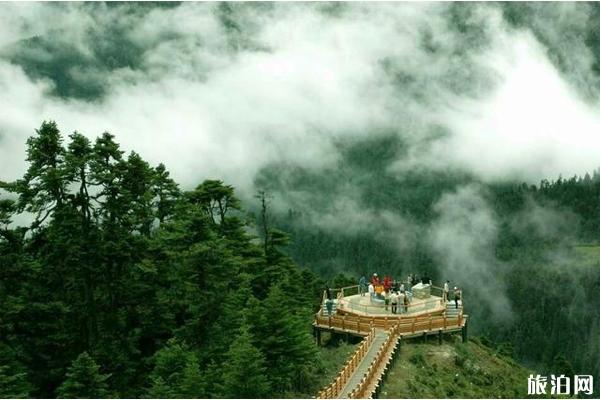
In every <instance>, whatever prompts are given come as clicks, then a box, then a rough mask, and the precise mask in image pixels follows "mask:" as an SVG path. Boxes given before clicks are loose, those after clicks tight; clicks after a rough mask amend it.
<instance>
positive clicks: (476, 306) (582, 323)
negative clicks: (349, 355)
mask: <svg viewBox="0 0 600 400" xmlns="http://www.w3.org/2000/svg"><path fill="white" fill-rule="evenodd" d="M339 151H340V153H341V154H342V157H341V158H340V160H339V161H338V163H337V164H336V165H335V166H333V167H332V168H331V169H329V170H327V171H325V172H322V171H319V172H315V171H313V170H312V169H310V168H298V167H291V166H287V165H285V164H276V165H273V166H271V167H268V168H265V169H264V170H263V171H262V173H261V174H260V176H259V177H258V178H257V179H256V185H257V186H258V187H262V188H266V189H267V190H269V191H270V193H272V195H273V197H274V198H275V199H279V204H280V205H279V209H278V210H279V213H278V214H277V216H276V217H274V218H273V219H274V220H276V221H277V223H278V226H279V227H281V228H282V229H283V230H285V231H287V232H290V233H291V236H292V238H293V242H292V244H291V246H290V247H289V254H290V255H291V257H292V258H293V259H294V260H295V261H296V262H297V263H299V264H300V265H301V266H306V267H309V268H311V269H312V270H314V271H316V272H317V273H319V274H320V275H322V276H324V277H328V278H334V277H335V276H336V275H337V274H340V273H342V274H346V275H348V276H349V277H351V279H352V280H354V281H355V282H356V280H357V279H358V278H359V277H360V276H361V275H367V276H368V274H371V273H373V272H379V273H380V274H387V273H390V274H392V275H394V276H403V277H405V276H406V275H407V274H409V273H418V274H422V273H425V272H428V273H429V274H430V275H431V276H432V277H433V279H434V282H443V281H445V280H446V279H449V280H451V283H452V285H459V286H461V287H462V288H463V289H464V296H465V302H466V307H467V312H468V313H469V315H471V320H470V326H471V327H470V331H471V332H472V333H473V334H476V335H484V336H485V337H486V338H487V339H489V340H491V341H493V342H494V343H495V345H496V346H502V347H503V348H504V349H505V351H506V352H507V354H512V355H514V356H515V357H516V359H517V360H519V361H521V362H524V363H526V365H527V366H529V367H531V368H532V369H534V370H536V371H538V372H540V373H542V372H546V373H552V371H553V369H556V365H562V364H563V363H564V362H565V361H566V362H567V363H569V364H570V365H571V366H572V368H573V369H574V370H575V373H579V374H595V375H596V376H598V375H600V356H599V354H600V352H599V350H600V349H599V347H598V346H600V319H599V318H598V312H597V310H598V309H600V297H598V296H597V293H599V292H600V254H599V252H598V247H595V246H594V245H595V244H597V243H598V242H600V175H599V174H598V173H597V172H593V173H592V174H591V175H590V174H584V176H582V177H572V178H569V179H564V178H561V177H559V178H557V179H556V180H543V181H542V182H540V184H538V185H532V184H525V183H521V182H515V181H505V182H497V183H485V182H481V180H479V179H477V178H476V177H474V176H472V175H470V174H468V173H465V172H463V171H460V170H444V171H437V172H436V171H432V170H419V169H413V170H407V171H398V170H396V169H394V165H395V163H397V162H398V160H402V159H403V158H404V157H406V146H405V145H404V143H403V142H402V140H401V139H398V137H397V136H395V135H389V136H383V137H380V138H373V139H369V140H363V141H359V142H355V143H341V144H339ZM331 199H334V200H333V201H332V200H331ZM335 199H343V201H337V200H335ZM581 245H585V246H581ZM338 281H340V282H342V281H343V280H341V279H339V278H338ZM346 282H347V281H346Z"/></svg>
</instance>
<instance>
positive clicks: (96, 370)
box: [56, 352, 110, 399]
mask: <svg viewBox="0 0 600 400" xmlns="http://www.w3.org/2000/svg"><path fill="white" fill-rule="evenodd" d="M109 377H110V375H109V374H101V373H100V367H99V366H98V364H96V362H95V361H94V359H93V358H92V357H90V355H89V354H88V353H87V352H83V353H81V354H80V355H79V357H77V359H76V360H75V361H73V364H72V365H71V367H70V368H69V369H68V371H67V375H66V379H65V381H64V382H63V383H62V384H61V385H60V386H59V387H58V389H57V390H56V394H57V396H58V397H62V398H68V399H88V398H105V397H108V394H109V391H108V384H107V382H106V380H107V379H108V378H109Z"/></svg>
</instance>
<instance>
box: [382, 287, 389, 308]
mask: <svg viewBox="0 0 600 400" xmlns="http://www.w3.org/2000/svg"><path fill="white" fill-rule="evenodd" d="M383 298H384V301H385V311H387V310H388V306H389V304H390V291H389V290H387V289H384V290H383Z"/></svg>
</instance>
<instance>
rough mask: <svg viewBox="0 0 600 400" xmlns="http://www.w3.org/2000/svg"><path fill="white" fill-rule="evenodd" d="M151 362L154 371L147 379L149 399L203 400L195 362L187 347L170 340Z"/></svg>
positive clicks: (203, 394) (202, 381)
mask: <svg viewBox="0 0 600 400" xmlns="http://www.w3.org/2000/svg"><path fill="white" fill-rule="evenodd" d="M154 360H155V361H154V368H153V370H152V372H151V373H150V376H149V379H150V388H149V389H148V395H149V396H150V397H163V398H198V397H206V395H205V384H204V378H203V377H202V375H201V374H200V368H199V365H198V358H197V357H196V355H195V354H194V352H193V351H191V350H190V349H189V347H188V346H187V345H185V344H184V343H182V342H180V341H178V340H176V339H171V340H169V341H168V343H167V346H165V347H164V348H162V349H160V350H159V351H158V352H157V353H156V355H155V356H154Z"/></svg>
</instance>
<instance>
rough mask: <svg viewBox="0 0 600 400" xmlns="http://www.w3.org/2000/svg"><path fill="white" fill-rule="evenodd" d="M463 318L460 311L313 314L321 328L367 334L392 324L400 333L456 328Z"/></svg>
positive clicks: (464, 317)
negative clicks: (403, 314)
mask: <svg viewBox="0 0 600 400" xmlns="http://www.w3.org/2000/svg"><path fill="white" fill-rule="evenodd" d="M465 320H466V315H463V314H462V313H460V314H459V315H457V316H456V317H447V316H445V315H437V316H430V315H422V316H413V317H411V318H407V319H406V320H403V319H400V320H398V319H396V318H387V317H385V318H381V317H373V316H358V315H356V316H354V315H336V316H334V317H326V316H323V315H322V314H321V313H320V312H319V313H317V314H316V315H315V324H316V325H317V326H319V327H321V328H328V329H332V330H337V331H341V332H349V333H354V334H358V335H367V334H368V333H369V332H370V331H371V329H372V328H376V329H385V330H388V329H391V328H392V327H394V326H396V327H397V329H398V332H399V333H401V334H415V333H418V332H423V331H436V330H446V329H458V328H461V327H462V326H463V325H464V323H465Z"/></svg>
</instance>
